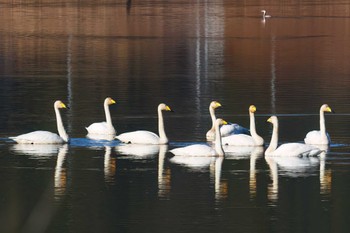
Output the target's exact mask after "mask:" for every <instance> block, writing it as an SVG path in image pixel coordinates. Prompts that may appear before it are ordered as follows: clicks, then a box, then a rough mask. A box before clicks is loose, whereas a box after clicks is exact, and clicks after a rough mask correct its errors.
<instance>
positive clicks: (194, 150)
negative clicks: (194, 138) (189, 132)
mask: <svg viewBox="0 0 350 233" xmlns="http://www.w3.org/2000/svg"><path fill="white" fill-rule="evenodd" d="M225 124H227V122H226V121H224V120H222V119H220V118H219V119H217V120H216V121H215V124H214V127H215V134H216V135H215V148H212V147H210V146H208V145H202V144H196V145H190V146H185V147H181V148H176V149H172V150H170V152H171V153H173V154H174V155H183V156H216V155H219V156H223V155H224V151H223V149H222V144H221V135H220V126H221V125H225Z"/></svg>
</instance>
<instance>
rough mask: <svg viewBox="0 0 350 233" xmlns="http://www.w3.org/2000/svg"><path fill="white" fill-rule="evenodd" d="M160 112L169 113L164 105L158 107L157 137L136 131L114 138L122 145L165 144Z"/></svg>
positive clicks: (149, 133)
mask: <svg viewBox="0 0 350 233" xmlns="http://www.w3.org/2000/svg"><path fill="white" fill-rule="evenodd" d="M162 111H171V109H170V107H169V106H167V105H166V104H159V105H158V133H159V136H158V135H157V134H155V133H153V132H150V131H146V130H138V131H134V132H128V133H122V134H120V135H118V136H116V137H115V138H116V139H118V140H119V141H121V142H123V143H132V144H155V145H157V144H167V143H168V141H169V140H168V138H167V136H166V134H165V129H164V120H163V113H162Z"/></svg>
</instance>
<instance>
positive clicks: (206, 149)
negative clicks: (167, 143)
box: [170, 144, 216, 156]
mask: <svg viewBox="0 0 350 233" xmlns="http://www.w3.org/2000/svg"><path fill="white" fill-rule="evenodd" d="M170 152H171V153H173V154H174V155H184V156H215V155H216V152H215V150H214V149H213V148H211V147H210V146H208V145H199V144H196V145H190V146H185V147H181V148H176V149H172V150H170Z"/></svg>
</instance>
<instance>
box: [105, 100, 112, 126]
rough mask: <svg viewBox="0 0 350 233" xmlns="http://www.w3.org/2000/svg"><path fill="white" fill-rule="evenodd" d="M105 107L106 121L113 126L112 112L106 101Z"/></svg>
mask: <svg viewBox="0 0 350 233" xmlns="http://www.w3.org/2000/svg"><path fill="white" fill-rule="evenodd" d="M104 109H105V115H106V122H107V124H108V126H112V127H113V124H112V117H111V113H110V111H109V105H108V103H104Z"/></svg>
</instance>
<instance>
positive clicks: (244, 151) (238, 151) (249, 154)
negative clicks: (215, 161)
mask: <svg viewBox="0 0 350 233" xmlns="http://www.w3.org/2000/svg"><path fill="white" fill-rule="evenodd" d="M224 151H225V153H226V154H225V158H226V159H236V160H238V159H249V161H250V166H249V167H250V168H249V193H250V197H251V198H252V199H254V198H256V193H257V191H256V189H257V182H256V161H257V160H258V159H260V158H262V157H263V155H264V147H262V146H255V147H254V146H224Z"/></svg>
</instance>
